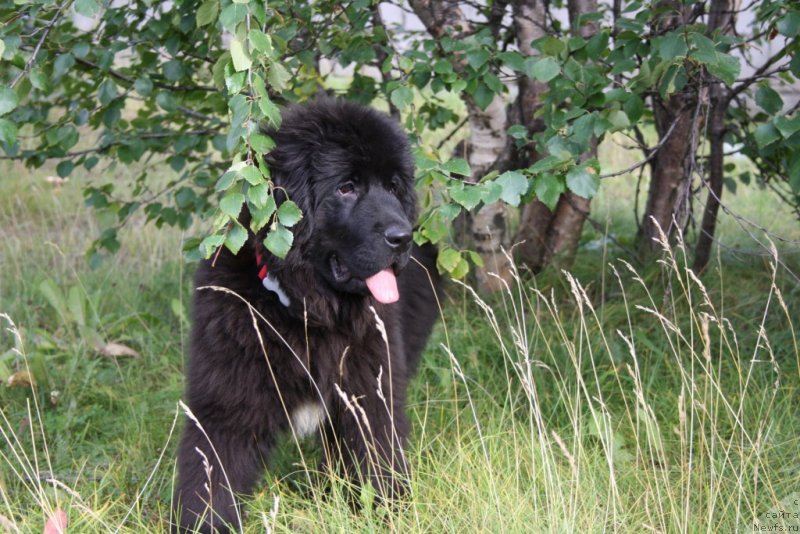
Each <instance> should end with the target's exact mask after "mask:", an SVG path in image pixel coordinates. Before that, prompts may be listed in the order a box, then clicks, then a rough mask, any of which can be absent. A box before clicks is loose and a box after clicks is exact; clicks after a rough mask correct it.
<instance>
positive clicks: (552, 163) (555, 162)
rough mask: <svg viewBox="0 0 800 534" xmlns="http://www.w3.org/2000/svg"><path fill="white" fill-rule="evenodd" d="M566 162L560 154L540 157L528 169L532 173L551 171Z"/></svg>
mask: <svg viewBox="0 0 800 534" xmlns="http://www.w3.org/2000/svg"><path fill="white" fill-rule="evenodd" d="M563 164H564V159H562V158H560V157H558V156H547V157H545V158H542V159H540V160H539V161H537V162H536V163H534V164H533V165H531V166H530V167H529V168H528V170H529V171H530V172H531V173H532V174H537V173H540V172H542V171H549V170H551V169H555V168H556V167H559V166H561V165H563Z"/></svg>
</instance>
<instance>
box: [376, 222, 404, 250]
mask: <svg viewBox="0 0 800 534" xmlns="http://www.w3.org/2000/svg"><path fill="white" fill-rule="evenodd" d="M383 238H384V239H386V243H387V244H388V245H389V246H390V247H392V248H399V247H402V246H403V245H407V244H408V243H409V241H411V229H410V228H409V227H407V226H397V225H392V226H390V227H388V228H387V229H386V231H384V232H383Z"/></svg>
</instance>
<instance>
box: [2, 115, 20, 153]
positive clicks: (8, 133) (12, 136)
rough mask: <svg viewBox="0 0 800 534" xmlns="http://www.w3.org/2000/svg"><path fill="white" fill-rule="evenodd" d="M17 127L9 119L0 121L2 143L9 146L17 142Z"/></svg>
mask: <svg viewBox="0 0 800 534" xmlns="http://www.w3.org/2000/svg"><path fill="white" fill-rule="evenodd" d="M17 131H18V130H17V125H16V124H14V123H13V122H11V121H10V120H7V119H0V143H5V144H7V145H8V146H11V145H13V144H14V143H15V142H16V141H17Z"/></svg>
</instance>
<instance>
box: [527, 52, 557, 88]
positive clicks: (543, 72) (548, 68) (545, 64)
mask: <svg viewBox="0 0 800 534" xmlns="http://www.w3.org/2000/svg"><path fill="white" fill-rule="evenodd" d="M530 59H533V61H530V65H529V66H528V65H526V67H528V68H527V70H526V74H527V75H528V76H529V77H531V78H534V79H536V80H539V81H540V82H545V83H547V82H549V81H550V80H552V79H553V78H555V77H556V76H558V74H559V73H560V72H561V65H559V64H558V61H556V60H555V59H553V58H551V57H542V58H530ZM526 63H528V61H526Z"/></svg>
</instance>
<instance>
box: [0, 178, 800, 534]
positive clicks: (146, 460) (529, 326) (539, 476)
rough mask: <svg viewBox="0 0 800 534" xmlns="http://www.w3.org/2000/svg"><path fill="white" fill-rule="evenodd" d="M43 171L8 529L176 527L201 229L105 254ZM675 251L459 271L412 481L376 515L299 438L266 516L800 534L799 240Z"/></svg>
mask: <svg viewBox="0 0 800 534" xmlns="http://www.w3.org/2000/svg"><path fill="white" fill-rule="evenodd" d="M36 188H37V186H36V185H33V186H32V187H27V186H26V187H22V186H20V185H19V182H17V183H16V184H15V183H13V182H12V183H11V184H9V183H8V182H5V183H2V184H0V208H2V209H0V224H2V226H3V227H4V228H8V229H9V232H8V233H5V234H4V235H3V237H2V239H1V240H0V262H1V263H0V312H2V313H3V315H2V316H0V323H2V333H0V379H2V380H3V382H4V383H5V384H6V385H5V386H2V387H0V531H8V532H41V530H42V526H43V525H44V522H45V521H46V518H47V517H50V515H51V514H52V513H53V511H54V510H56V509H63V510H66V511H67V513H68V515H69V521H70V526H69V532H132V533H133V532H163V531H166V530H167V525H168V520H169V517H170V512H169V510H170V499H171V494H172V484H173V479H174V453H175V447H176V441H177V439H176V438H177V428H178V427H176V424H178V423H180V421H181V418H182V413H181V411H180V408H179V406H178V401H179V399H180V398H181V394H182V369H183V354H184V350H185V347H184V341H185V338H186V332H187V328H188V321H187V310H188V307H189V305H188V300H189V297H190V288H191V281H190V280H191V270H192V268H191V266H189V267H187V266H185V265H184V264H183V263H182V261H181V259H180V254H179V250H180V244H179V243H180V240H181V236H180V235H179V234H177V233H176V232H175V231H174V230H162V231H155V230H154V229H152V228H149V227H142V226H136V225H134V228H135V229H136V231H132V232H130V233H129V235H127V236H125V237H124V239H123V248H122V249H121V251H120V253H119V254H117V255H116V256H114V257H111V258H108V259H107V260H106V262H105V263H104V264H103V265H101V266H100V267H98V268H97V269H95V270H89V269H88V268H87V267H86V266H85V260H84V256H83V251H84V250H85V247H86V245H87V243H88V240H89V239H90V238H91V237H92V235H91V234H92V232H93V231H95V230H94V228H95V222H94V218H93V216H92V215H91V214H89V213H87V212H86V211H85V210H80V209H79V210H75V209H74V208H72V207H71V206H75V205H78V204H79V199H78V198H76V197H77V194H78V193H77V191H78V188H76V187H72V186H71V185H69V184H68V185H67V186H65V187H64V189H63V190H61V191H58V192H53V191H49V190H46V189H43V188H41V187H40V188H39V190H37V189H36ZM142 228H144V229H142ZM673 250H674V251H675V252H671V251H670V249H667V248H665V252H664V254H663V256H662V260H661V261H660V262H658V263H657V264H655V265H652V266H649V267H647V268H643V267H640V266H638V265H637V266H633V265H631V264H629V263H627V262H626V261H625V260H624V259H618V258H614V253H613V251H610V250H600V251H592V250H584V252H582V254H581V255H580V256H579V260H578V262H577V263H576V266H575V268H574V269H573V270H572V272H571V273H568V272H558V271H556V270H555V269H553V270H551V271H550V272H546V273H544V274H543V275H539V276H537V277H536V278H533V277H531V276H528V275H527V274H526V273H520V274H519V275H518V277H517V281H516V283H515V284H514V285H513V286H509V287H508V288H507V290H506V291H504V292H501V293H500V294H497V295H493V296H491V297H485V296H478V295H476V294H475V293H474V292H473V291H472V289H470V287H469V286H465V285H461V284H456V283H453V284H450V285H449V287H448V289H447V295H446V297H445V299H444V300H445V302H444V304H445V306H444V316H443V318H442V321H441V323H440V324H439V325H438V326H437V328H436V330H435V332H434V335H433V337H432V339H431V341H430V343H429V345H428V349H427V351H426V354H425V356H424V359H423V363H422V364H421V367H420V371H419V374H418V376H417V378H416V379H415V380H414V382H413V384H412V391H411V395H410V403H409V407H408V410H409V414H410V419H411V421H412V428H413V436H412V439H411V443H410V445H409V450H408V459H409V462H410V464H411V466H412V494H411V496H410V497H409V498H408V499H406V500H405V501H404V502H402V503H398V505H397V506H396V507H395V508H392V509H386V508H383V507H380V506H372V505H371V500H370V499H369V497H370V496H369V495H363V494H362V501H363V504H364V505H365V506H364V507H363V508H362V509H361V510H360V511H354V509H353V507H352V506H351V501H350V499H349V498H348V495H349V493H348V488H347V482H346V481H343V480H330V479H326V477H327V475H324V474H320V473H315V470H316V467H317V462H318V461H319V458H320V453H319V451H318V447H317V445H316V444H315V442H314V441H313V440H307V441H304V442H301V443H299V445H298V444H297V443H294V442H293V441H292V440H291V439H288V438H287V439H286V440H284V442H283V444H282V446H281V447H280V449H279V450H278V452H277V453H276V455H275V457H274V458H273V459H272V460H271V462H270V465H269V466H268V467H269V469H268V473H267V476H266V478H265V480H264V484H263V485H262V489H261V490H260V491H259V492H258V493H257V494H256V495H255V496H253V497H251V498H249V499H248V505H247V511H248V515H247V517H246V521H245V524H246V526H245V531H246V532H264V531H267V532H309V533H311V532H343V531H345V532H381V531H398V532H453V533H462V532H569V531H575V530H587V531H592V532H599V531H607V532H632V531H636V532H647V531H652V532H744V531H748V532H753V529H754V528H756V527H760V526H768V525H774V524H783V525H784V526H785V527H786V528H787V530H785V531H786V532H792V531H800V520H798V519H797V518H796V516H792V515H791V514H792V513H800V504H798V502H800V501H798V500H797V499H798V498H800V457H798V455H797V450H798V448H800V430H798V429H800V391H799V389H800V370H799V369H798V359H799V358H800V352H799V351H798V335H797V328H798V326H797V323H798V319H797V318H798V317H800V313H798V312H800V288H799V287H800V286H798V284H797V282H796V279H795V278H793V275H791V274H788V273H787V272H786V270H785V269H784V266H782V265H781V264H780V263H778V261H777V260H778V259H779V258H781V257H782V255H781V253H780V252H779V251H778V250H776V249H772V250H771V251H767V255H766V256H765V257H759V258H750V259H749V260H747V261H731V260H730V259H729V258H726V257H725V256H724V255H723V254H720V255H718V257H717V263H716V265H715V266H714V267H713V268H712V269H710V270H709V272H707V273H705V274H704V275H703V276H702V277H700V278H698V277H696V276H695V275H694V274H693V273H692V272H691V271H690V270H689V269H687V264H686V260H685V258H684V253H683V249H682V248H681V247H680V246H679V247H677V248H675V249H673ZM111 343H114V344H116V345H117V347H124V348H126V349H128V350H127V351H125V350H123V351H122V352H121V353H120V352H118V353H114V351H113V350H110V349H109V347H110V344H111ZM113 354H117V355H113ZM8 384H12V385H8ZM298 448H299V449H300V450H298ZM309 472H310V474H311V475H313V476H309ZM781 510H782V511H784V512H786V513H785V514H780V513H778V512H779V511H781ZM770 514H772V515H770ZM784 516H786V517H784ZM792 528H794V529H795V530H791V529H792Z"/></svg>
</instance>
